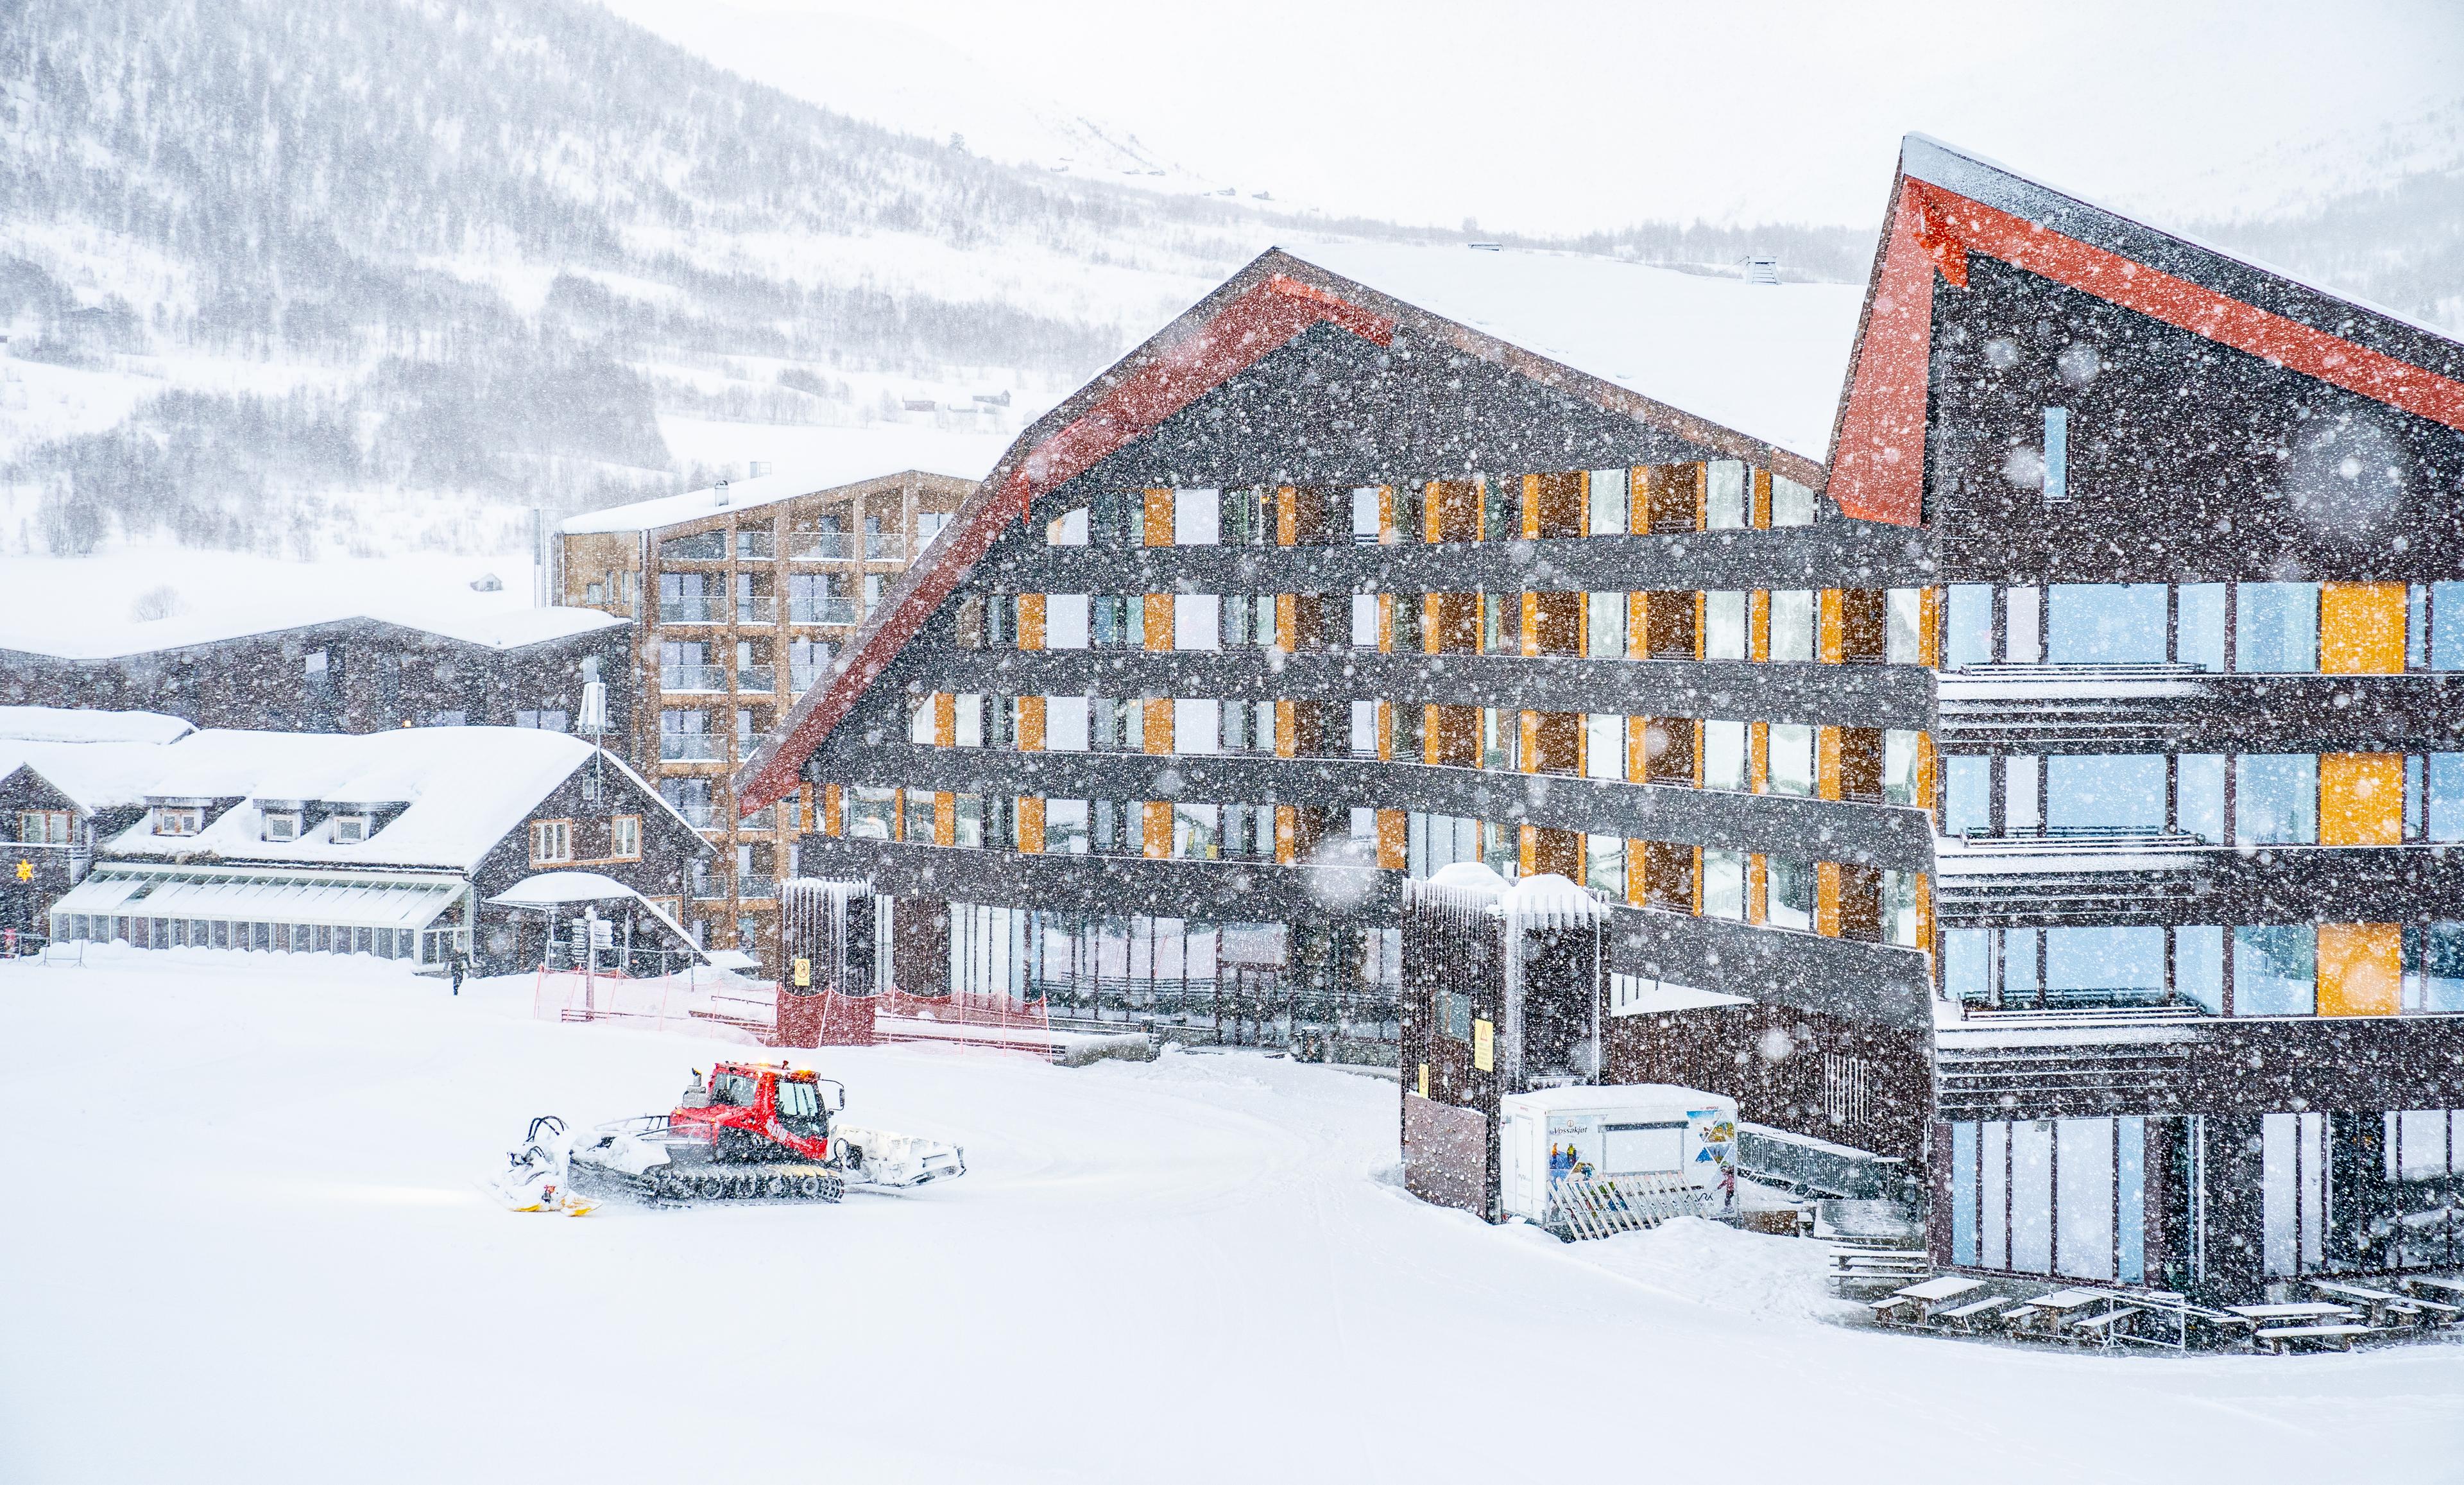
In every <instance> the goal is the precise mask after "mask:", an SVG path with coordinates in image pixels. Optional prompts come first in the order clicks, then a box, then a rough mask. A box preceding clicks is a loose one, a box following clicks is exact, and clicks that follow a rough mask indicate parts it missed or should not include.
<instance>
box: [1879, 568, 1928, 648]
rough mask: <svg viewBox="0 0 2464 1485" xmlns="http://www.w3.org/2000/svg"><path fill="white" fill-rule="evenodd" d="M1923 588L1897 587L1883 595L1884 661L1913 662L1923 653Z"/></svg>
mask: <svg viewBox="0 0 2464 1485" xmlns="http://www.w3.org/2000/svg"><path fill="white" fill-rule="evenodd" d="M1924 615H1925V592H1924V589H1922V588H1914V587H1894V588H1889V589H1886V590H1885V591H1884V592H1883V594H1882V663H1884V664H1885V665H1914V664H1916V663H1917V660H1918V658H1919V656H1920V654H1921V650H1922V647H1921V634H1920V632H1921V629H1922V624H1921V621H1922V619H1923V618H1924Z"/></svg>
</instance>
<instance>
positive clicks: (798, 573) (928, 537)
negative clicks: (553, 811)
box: [553, 463, 974, 973]
mask: <svg viewBox="0 0 2464 1485" xmlns="http://www.w3.org/2000/svg"><path fill="white" fill-rule="evenodd" d="M973 488H974V486H973V484H972V483H971V482H969V481H967V480H962V479H957V478H954V477H949V476H945V475H933V474H925V473H922V472H919V471H909V472H907V473H904V474H897V475H888V476H883V477H878V478H869V479H861V480H855V481H852V482H850V481H847V480H846V479H844V478H841V477H831V476H826V475H816V474H814V473H812V472H809V471H806V472H793V471H791V472H786V473H772V472H771V471H770V469H769V468H768V466H766V465H763V464H758V463H757V464H755V465H753V466H752V474H751V477H749V478H745V479H739V480H733V481H722V482H720V483H719V484H717V485H715V486H714V487H712V488H710V489H706V490H696V491H693V492H690V493H688V494H684V495H676V496H668V497H663V498H661V499H652V500H644V501H640V502H637V503H634V504H630V505H623V506H617V507H614V508H612V509H608V510H602V511H593V512H591V513H589V514H588V515H584V516H577V517H574V518H572V519H570V520H568V521H565V522H564V523H563V525H562V526H561V530H560V535H559V539H558V543H557V553H556V556H557V572H556V575H555V577H554V579H553V584H554V587H555V588H556V590H557V592H558V593H559V594H560V595H561V596H560V599H559V601H560V602H561V603H564V604H569V605H573V606H576V607H580V608H584V609H594V610H601V611H603V612H606V613H610V614H615V615H618V616H620V617H623V618H626V619H628V620H630V621H631V622H632V626H633V641H634V644H633V654H632V658H631V662H630V664H631V667H632V669H633V672H634V676H636V677H637V678H636V679H635V680H634V682H633V684H632V685H630V686H627V687H625V688H622V689H625V690H627V692H628V693H629V694H630V695H631V696H632V697H633V698H635V699H634V702H633V710H632V712H631V713H630V715H631V717H632V719H633V723H634V736H633V737H632V738H631V740H630V742H631V752H632V756H633V757H635V758H638V759H640V760H642V762H643V766H644V768H645V771H647V772H649V773H650V774H651V776H652V777H653V779H654V780H655V782H656V785H657V787H658V790H659V792H660V794H661V796H662V797H664V798H665V799H666V800H667V801H668V802H669V803H670V804H671V805H672V806H674V807H675V809H677V811H678V812H679V813H681V814H683V815H684V816H685V817H686V818H688V819H690V820H692V821H693V824H694V825H695V826H697V827H698V828H700V830H701V831H703V833H704V836H705V838H706V839H708V840H709V841H710V842H711V843H712V845H713V846H714V847H715V848H716V849H715V852H714V853H713V854H712V856H711V857H710V858H709V859H708V861H707V862H705V863H702V864H701V866H700V869H699V870H698V871H697V872H696V874H695V876H694V880H693V886H692V889H691V892H690V898H691V902H690V905H689V907H688V908H687V909H686V910H685V914H684V916H685V917H686V919H687V920H688V921H690V922H691V923H692V924H693V926H694V929H695V931H696V932H698V933H700V934H701V935H702V942H704V943H705V944H706V945H708V946H710V947H712V948H736V949H738V950H740V951H742V952H745V953H748V954H751V955H753V956H755V958H756V959H757V960H758V961H759V962H760V964H762V965H763V966H764V967H765V968H766V969H767V970H769V971H770V972H773V973H775V972H776V970H777V967H778V966H777V964H776V954H777V937H778V936H777V921H776V919H777V901H778V882H779V880H780V878H781V877H782V876H786V875H791V874H792V872H793V870H794V861H793V858H794V853H795V842H796V839H797V831H799V829H800V828H801V826H802V824H803V818H802V814H801V812H800V811H801V807H802V801H801V799H799V800H796V801H790V802H789V803H788V805H787V806H786V808H784V809H780V808H778V807H777V802H776V801H766V802H765V803H764V807H763V808H762V809H759V810H758V811H739V810H738V809H737V808H736V802H735V799H734V796H733V793H732V791H731V790H730V787H729V784H728V774H729V770H730V769H731V768H732V767H733V766H734V765H736V764H737V762H738V761H739V760H740V759H742V758H744V757H748V756H750V755H751V753H752V752H753V750H754V744H755V743H756V741H757V740H758V739H759V738H760V737H761V736H762V735H763V734H765V733H766V732H768V731H769V730H770V729H771V728H772V727H773V726H774V725H775V724H776V722H777V720H778V719H779V718H780V717H781V715H783V714H784V712H785V710H786V708H787V707H788V706H789V705H791V704H792V703H793V702H794V700H795V699H796V698H798V697H801V696H803V694H804V693H806V692H807V691H809V690H810V689H812V688H813V687H814V686H815V685H816V684H817V683H818V682H819V681H820V680H821V679H822V678H823V677H824V676H826V675H827V674H828V672H829V670H830V666H831V663H832V661H833V659H834V658H835V657H836V656H837V654H839V651H840V649H841V647H842V646H844V645H845V643H846V642H847V638H848V637H849V636H851V635H852V634H854V633H855V632H856V628H857V626H858V624H859V623H860V622H861V621H862V620H863V618H864V616H865V615H866V614H867V613H868V612H869V611H870V610H871V609H872V608H873V607H874V606H875V605H876V604H877V603H878V602H879V601H880V598H881V594H882V591H883V589H884V587H885V586H886V585H888V584H889V583H890V582H891V581H892V580H894V579H895V578H896V577H897V575H898V574H899V573H901V572H903V571H904V570H905V569H906V567H907V565H908V564H909V563H910V562H911V561H912V560H913V556H914V554H915V553H916V552H918V551H921V550H925V549H927V548H929V547H930V546H931V545H932V543H933V542H934V540H935V538H936V537H937V536H938V535H939V534H940V531H941V528H942V526H943V525H944V524H945V523H946V522H947V521H949V519H950V517H951V515H952V514H953V513H954V512H955V511H956V510H957V507H958V503H959V501H960V500H961V499H964V497H965V496H966V494H967V492H968V491H970V490H972V489H973Z"/></svg>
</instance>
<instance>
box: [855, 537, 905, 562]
mask: <svg viewBox="0 0 2464 1485" xmlns="http://www.w3.org/2000/svg"><path fill="white" fill-rule="evenodd" d="M906 557H907V539H906V538H905V537H903V536H900V535H899V534H898V533H897V532H895V531H868V532H866V533H865V534H864V560H865V561H867V562H902V561H904V560H906Z"/></svg>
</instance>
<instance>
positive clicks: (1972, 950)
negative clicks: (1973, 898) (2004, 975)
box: [1942, 928, 1993, 1002]
mask: <svg viewBox="0 0 2464 1485" xmlns="http://www.w3.org/2000/svg"><path fill="white" fill-rule="evenodd" d="M1985 935H1986V930H1985V929H1982V928H1946V929H1944V930H1943V935H1942V992H1943V994H1944V995H1945V996H1947V997H1948V998H1949V999H1951V1000H1955V1001H1969V1002H1978V1001H1983V1000H1986V999H1989V998H1990V997H1991V994H1992V983H1993V964H1992V959H1991V947H1990V945H1989V944H1988V943H1987V942H1986V938H1985Z"/></svg>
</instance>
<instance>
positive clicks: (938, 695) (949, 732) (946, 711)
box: [933, 691, 958, 747]
mask: <svg viewBox="0 0 2464 1485" xmlns="http://www.w3.org/2000/svg"><path fill="white" fill-rule="evenodd" d="M933 745H934V746H935V747H956V746H957V745H958V698H957V694H956V693H954V692H949V691H935V692H934V693H933Z"/></svg>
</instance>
